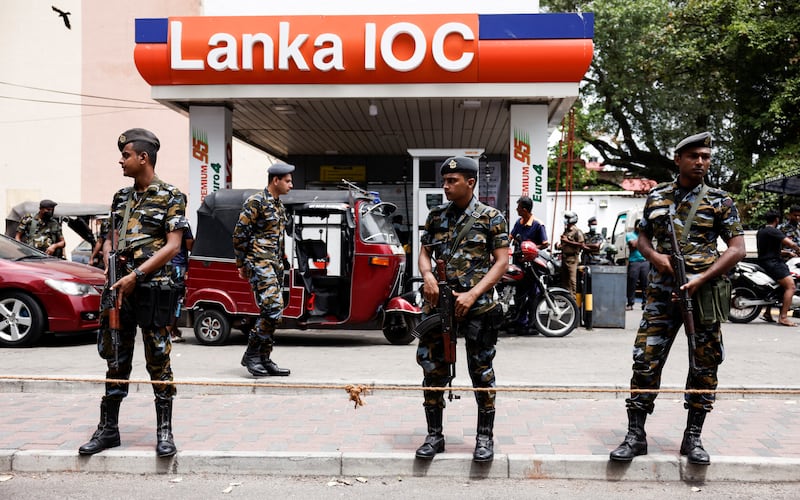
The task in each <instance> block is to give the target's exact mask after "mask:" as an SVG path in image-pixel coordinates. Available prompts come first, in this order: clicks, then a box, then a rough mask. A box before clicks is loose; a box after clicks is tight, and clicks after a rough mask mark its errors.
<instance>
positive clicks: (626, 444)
mask: <svg viewBox="0 0 800 500" xmlns="http://www.w3.org/2000/svg"><path fill="white" fill-rule="evenodd" d="M646 418H647V412H646V411H644V410H634V409H632V408H628V434H627V435H626V436H625V440H624V441H622V444H620V445H619V446H617V448H616V449H615V450H614V451H612V452H611V454H610V455H609V457H610V458H611V460H616V461H617V462H630V461H631V460H633V457H637V456H639V455H647V433H645V432H644V421H645V419H646Z"/></svg>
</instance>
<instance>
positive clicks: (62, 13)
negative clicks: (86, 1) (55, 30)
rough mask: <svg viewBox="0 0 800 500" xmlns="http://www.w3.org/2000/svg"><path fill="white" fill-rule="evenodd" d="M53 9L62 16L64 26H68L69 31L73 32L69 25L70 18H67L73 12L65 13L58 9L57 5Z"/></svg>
mask: <svg viewBox="0 0 800 500" xmlns="http://www.w3.org/2000/svg"><path fill="white" fill-rule="evenodd" d="M52 7H53V10H54V11H56V12H57V13H58V15H59V16H61V18H62V19H64V26H66V27H67V29H68V30H71V29H72V25H71V24H69V17H67V16H69V15H70V14H71V12H64V11H63V10H61V9H59V8H58V7H56V6H55V5H53V6H52Z"/></svg>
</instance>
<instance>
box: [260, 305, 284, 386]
mask: <svg viewBox="0 0 800 500" xmlns="http://www.w3.org/2000/svg"><path fill="white" fill-rule="evenodd" d="M262 320H263V321H264V322H265V323H266V328H267V333H268V338H269V339H270V340H268V341H267V340H262V341H261V345H260V347H259V352H260V353H261V366H263V367H264V369H265V370H266V371H267V374H268V375H272V376H273V377H287V376H288V375H289V374H290V373H291V370H289V369H288V368H280V367H278V365H277V364H275V362H274V361H272V360H271V359H269V356H270V354H272V336H273V335H275V330H276V329H277V328H278V320H277V319H275V318H263V319H262Z"/></svg>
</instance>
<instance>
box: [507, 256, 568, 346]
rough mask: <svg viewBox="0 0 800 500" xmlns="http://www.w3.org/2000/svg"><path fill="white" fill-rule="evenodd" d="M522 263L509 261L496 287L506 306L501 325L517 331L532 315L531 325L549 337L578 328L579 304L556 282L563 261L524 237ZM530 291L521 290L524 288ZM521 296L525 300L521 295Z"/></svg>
mask: <svg viewBox="0 0 800 500" xmlns="http://www.w3.org/2000/svg"><path fill="white" fill-rule="evenodd" d="M516 254H517V256H518V257H519V258H518V259H515V260H517V261H518V262H521V263H520V265H517V264H513V263H512V264H509V266H508V271H506V273H505V274H504V275H503V277H502V278H501V279H500V282H499V283H498V284H497V286H496V289H497V293H498V295H499V301H500V306H501V307H502V310H503V324H502V326H501V329H504V330H506V331H513V330H516V329H518V328H519V325H520V324H521V320H522V319H524V318H525V316H526V315H527V317H528V326H529V327H532V328H535V329H536V331H538V332H539V333H541V334H542V335H544V336H547V337H564V336H566V335H569V334H570V332H572V330H574V329H575V328H577V326H578V321H579V311H578V304H577V303H576V302H575V299H574V298H573V297H572V294H571V293H570V292H569V290H567V289H565V288H561V287H557V286H554V283H556V281H557V280H558V276H559V274H558V272H559V267H560V264H559V262H558V261H557V260H555V259H554V258H553V257H552V256H551V255H550V253H549V252H547V251H546V250H539V249H538V248H537V247H536V245H535V244H534V243H533V242H530V241H523V242H522V244H521V245H520V249H519V250H517V251H516ZM520 288H523V289H528V290H529V291H528V293H518V292H517V291H518V290H519V289H520ZM520 297H521V300H518V298H520Z"/></svg>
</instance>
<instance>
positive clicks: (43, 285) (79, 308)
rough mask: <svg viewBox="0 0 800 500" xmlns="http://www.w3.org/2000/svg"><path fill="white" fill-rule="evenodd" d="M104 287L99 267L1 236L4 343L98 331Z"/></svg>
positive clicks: (26, 342) (28, 342) (0, 340)
mask: <svg viewBox="0 0 800 500" xmlns="http://www.w3.org/2000/svg"><path fill="white" fill-rule="evenodd" d="M104 283H105V275H104V274H103V271H101V270H99V269H97V268H95V267H91V266H87V265H84V264H78V263H76V262H68V261H66V260H62V259H57V258H53V257H50V256H48V255H46V254H44V253H42V252H40V251H38V250H36V249H34V248H31V247H29V246H27V245H23V244H22V243H20V242H18V241H16V240H14V239H12V238H9V237H7V236H0V345H1V346H8V347H25V346H29V345H31V344H33V343H34V342H36V341H37V340H38V339H39V338H40V337H41V336H42V334H43V333H45V332H53V333H67V332H85V331H87V330H96V329H98V328H99V327H100V320H99V310H100V293H101V292H102V290H103V284H104Z"/></svg>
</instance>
